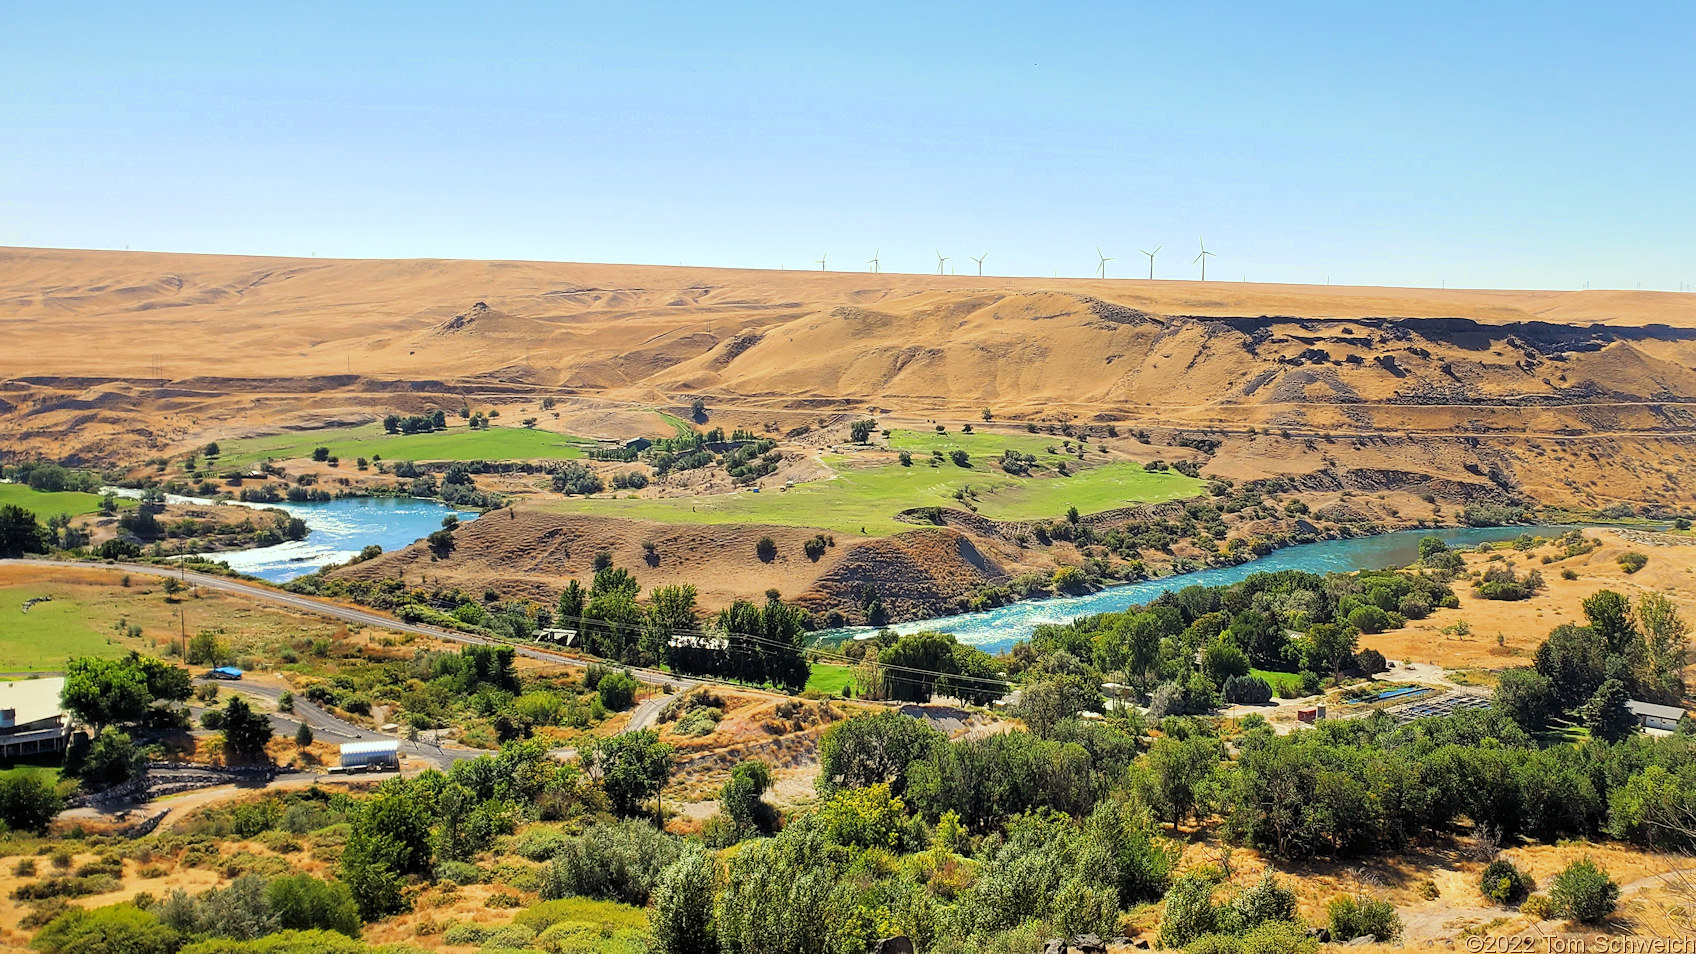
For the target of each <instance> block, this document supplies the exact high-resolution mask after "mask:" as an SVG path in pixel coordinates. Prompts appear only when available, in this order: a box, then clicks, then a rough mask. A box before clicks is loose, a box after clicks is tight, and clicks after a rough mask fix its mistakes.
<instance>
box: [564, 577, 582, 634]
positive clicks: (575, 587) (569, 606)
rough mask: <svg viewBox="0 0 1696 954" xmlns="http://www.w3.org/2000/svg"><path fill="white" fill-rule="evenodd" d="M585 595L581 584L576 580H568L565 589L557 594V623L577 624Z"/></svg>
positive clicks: (580, 618) (579, 620)
mask: <svg viewBox="0 0 1696 954" xmlns="http://www.w3.org/2000/svg"><path fill="white" fill-rule="evenodd" d="M586 599H587V595H586V594H585V593H584V592H583V584H581V583H579V582H577V581H576V580H568V581H566V584H565V589H564V590H563V591H561V592H560V594H559V623H560V625H561V626H572V627H576V626H578V625H579V624H580V623H581V621H582V617H583V604H584V601H585V600H586Z"/></svg>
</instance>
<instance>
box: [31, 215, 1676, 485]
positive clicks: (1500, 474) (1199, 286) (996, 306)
mask: <svg viewBox="0 0 1696 954" xmlns="http://www.w3.org/2000/svg"><path fill="white" fill-rule="evenodd" d="M0 333H3V334H4V335H5V340H6V342H7V347H6V348H5V349H4V350H3V351H0V422H3V424H4V427H3V428H0V451H4V452H9V453H13V454H17V453H37V454H48V455H52V456H56V457H66V456H75V457H82V458H90V459H100V458H106V459H112V458H116V457H119V456H123V455H130V454H135V453H137V452H155V451H157V450H167V449H175V450H180V449H183V448H186V447H188V446H191V445H192V442H194V441H198V440H203V439H207V438H216V437H228V436H239V435H243V434H258V433H266V432H274V431H276V430H279V429H287V428H309V427H316V426H323V425H325V424H328V423H334V422H365V421H371V420H374V419H375V418H377V417H380V416H381V415H382V414H384V413H386V412H388V411H401V412H414V411H417V410H423V409H428V408H432V407H450V408H457V407H459V406H460V404H461V402H463V401H467V400H474V401H486V402H494V403H498V402H500V401H502V400H509V401H514V402H518V401H523V400H525V399H530V400H534V399H535V398H536V397H537V396H540V395H546V396H553V397H556V399H561V400H563V401H565V402H566V405H565V406H566V407H567V408H569V409H570V410H571V411H572V413H573V414H576V415H585V416H587V418H586V419H594V418H595V416H597V415H599V416H602V417H604V416H605V415H607V414H610V413H615V412H618V411H620V410H621V409H623V410H627V409H632V408H643V407H661V408H668V407H669V408H677V407H679V406H681V405H683V404H685V403H687V401H688V399H689V398H690V397H692V396H695V395H703V396H705V397H706V399H707V401H708V403H709V406H711V407H713V408H714V409H715V411H718V412H721V413H715V423H716V422H719V421H721V420H722V421H723V422H725V423H728V424H736V423H749V424H756V425H761V426H767V427H772V428H778V429H788V428H789V427H792V426H795V425H797V424H800V423H814V422H816V421H817V420H818V419H819V418H821V417H826V418H828V417H830V416H831V415H838V414H847V413H853V414H862V413H878V414H880V415H884V416H891V417H894V416H903V415H904V416H907V417H910V418H914V419H932V418H935V419H945V420H968V419H974V418H976V417H977V416H978V415H979V412H980V411H981V410H982V409H983V408H991V409H993V410H994V412H995V413H996V414H997V415H998V416H999V417H1001V418H1003V419H1008V420H1044V421H1050V422H1056V421H1070V422H1074V423H1078V424H1085V423H1090V422H1097V423H1100V422H1116V423H1124V424H1129V425H1131V426H1140V427H1165V428H1173V429H1183V430H1188V431H1191V432H1194V431H1197V430H1205V429H1215V430H1218V431H1222V432H1224V433H1225V434H1226V435H1227V436H1229V435H1242V436H1246V435H1247V432H1248V430H1249V429H1250V428H1258V429H1263V430H1264V429H1268V428H1269V429H1271V432H1272V433H1273V434H1275V435H1277V438H1276V440H1279V441H1296V442H1297V443H1298V445H1299V444H1300V443H1301V442H1304V441H1309V440H1311V439H1314V438H1320V439H1323V438H1324V437H1325V436H1326V435H1330V436H1332V437H1334V438H1335V437H1342V438H1345V439H1348V438H1352V437H1354V436H1356V435H1360V436H1367V437H1375V438H1381V439H1388V440H1394V441H1412V442H1417V441H1420V440H1426V441H1434V442H1437V443H1436V444H1435V445H1433V446H1430V447H1427V446H1422V445H1420V444H1418V443H1410V444H1406V445H1396V446H1393V447H1391V448H1390V449H1389V456H1392V457H1394V458H1396V459H1397V460H1399V461H1401V462H1402V463H1403V465H1404V466H1406V465H1408V464H1410V463H1411V464H1416V465H1419V466H1421V467H1424V466H1426V465H1427V463H1429V468H1427V472H1431V470H1430V468H1436V469H1437V470H1439V471H1441V474H1440V476H1443V477H1452V478H1455V479H1460V478H1461V477H1462V474H1463V471H1464V472H1470V473H1473V474H1474V477H1475V478H1476V477H1478V476H1485V475H1488V476H1489V479H1490V480H1492V481H1493V482H1495V483H1496V484H1498V485H1499V486H1505V487H1512V488H1515V489H1520V490H1525V491H1527V492H1530V493H1532V494H1533V495H1536V496H1539V497H1540V498H1543V499H1548V500H1550V501H1551V502H1566V503H1581V504H1596V503H1607V502H1610V501H1612V500H1615V499H1631V500H1642V501H1652V500H1659V501H1661V502H1669V501H1676V500H1677V499H1678V493H1677V487H1676V486H1669V487H1667V488H1663V487H1662V485H1663V484H1667V485H1676V484H1677V481H1676V480H1673V479H1671V477H1677V476H1682V474H1683V467H1682V463H1680V464H1679V465H1678V466H1676V467H1675V466H1673V464H1672V462H1673V461H1674V460H1675V459H1676V457H1677V456H1678V454H1679V451H1678V450H1677V448H1679V447H1681V446H1682V445H1683V443H1684V442H1685V441H1686V440H1687V439H1688V438H1689V436H1690V435H1691V434H1692V432H1693V431H1696V428H1693V424H1692V422H1693V418H1692V416H1691V401H1692V400H1693V399H1696V371H1693V370H1692V367H1693V366H1696V296H1691V295H1678V294H1670V293H1649V292H1642V293H1639V292H1614V291H1595V292H1553V291H1549V292H1538V291H1485V290H1445V291H1437V290H1432V289H1407V288H1342V287H1338V288H1332V287H1314V286H1286V285H1255V284H1246V283H1230V282H1211V283H1198V282H1150V281H1140V280H1116V281H1101V280H1072V279H1066V280H1051V279H1031V278H1025V279H1000V278H981V279H980V278H967V277H961V276H924V275H891V274H880V275H869V274H857V273H841V272H830V273H820V272H785V271H776V272H774V271H755V270H730V269H693V268H670V267H649V266H620V265H586V264H567V263H543V262H480V261H438V260H407V261H329V260H318V259H271V258H253V257H237V256H200V255H177V254H157V253H127V252H97V251H63V250H39V249H3V250H0ZM1286 434H1287V436H1285V435H1286ZM1539 441H1542V442H1551V443H1553V444H1556V445H1559V448H1560V449H1559V450H1558V452H1549V451H1545V450H1544V449H1543V448H1541V447H1539V446H1534V445H1535V444H1536V442H1539ZM1583 441H1587V442H1590V443H1588V444H1582V446H1580V444H1581V443H1582V442H1583ZM1271 444H1272V442H1271V441H1268V442H1267V443H1266V444H1264V445H1263V446H1262V447H1260V448H1258V450H1259V451H1262V452H1265V453H1264V455H1263V456H1261V457H1256V458H1255V459H1256V460H1267V461H1273V462H1278V461H1280V460H1281V459H1282V458H1292V457H1302V456H1303V455H1302V454H1301V453H1300V448H1299V447H1297V448H1296V449H1295V450H1292V449H1291V448H1290V447H1283V448H1278V447H1273V446H1271ZM1237 449H1238V450H1240V449H1241V448H1237ZM1356 449H1360V448H1351V447H1350V445H1349V444H1347V443H1344V444H1342V445H1341V447H1340V449H1339V450H1336V451H1334V453H1333V454H1332V456H1333V457H1340V458H1349V457H1350V456H1351V455H1352V454H1353V453H1354V450H1356ZM1232 450H1233V448H1230V447H1227V448H1226V453H1225V455H1224V456H1225V457H1226V458H1227V459H1228V458H1230V457H1231V456H1233V455H1232V453H1231V451H1232ZM1586 451H1589V452H1594V453H1596V457H1597V462H1607V463H1614V462H1619V463H1622V464H1623V462H1626V461H1629V462H1631V463H1632V464H1633V465H1641V466H1642V467H1647V468H1651V469H1655V470H1656V473H1655V474H1653V475H1644V474H1637V473H1635V472H1634V473H1633V474H1631V475H1630V476H1628V477H1626V478H1624V479H1622V480H1617V481H1616V480H1610V481H1607V482H1605V484H1597V485H1595V486H1587V485H1586V482H1587V481H1589V480H1590V479H1591V478H1593V477H1594V471H1595V470H1596V469H1597V468H1596V467H1593V466H1591V463H1590V462H1587V461H1586V459H1585V458H1584V456H1583V454H1584V453H1585V452H1586ZM1373 453H1375V454H1377V455H1378V456H1384V454H1383V448H1382V446H1380V448H1379V450H1378V451H1374V452H1373ZM1551 453H1555V454H1556V456H1557V457H1558V456H1559V455H1563V454H1573V453H1576V454H1578V455H1579V456H1577V457H1573V458H1570V459H1566V460H1565V462H1564V463H1562V462H1558V461H1557V462H1554V463H1551V462H1550V461H1549V460H1547V458H1549V457H1550V455H1551ZM1306 456H1307V457H1308V458H1311V459H1307V460H1301V461H1295V462H1293V463H1290V464H1289V465H1288V467H1293V468H1295V469H1294V470H1290V469H1288V468H1285V464H1283V463H1275V465H1274V466H1271V467H1267V466H1262V465H1255V466H1251V467H1249V468H1248V471H1246V472H1244V473H1243V474H1242V476H1254V475H1256V474H1257V473H1259V472H1262V471H1270V472H1279V469H1280V468H1285V469H1284V470H1282V472H1293V473H1311V472H1315V471H1318V470H1320V469H1324V468H1329V469H1331V470H1337V469H1339V465H1341V466H1345V467H1346V465H1347V464H1348V463H1349V461H1348V460H1346V459H1345V460H1341V461H1338V460H1333V461H1331V463H1329V464H1325V463H1324V462H1323V461H1321V460H1320V459H1319V457H1320V456H1321V455H1317V454H1308V455H1306ZM1467 465H1471V467H1468V466H1467ZM1663 465H1664V466H1665V467H1668V468H1672V469H1671V470H1664V469H1663ZM1301 468H1307V469H1306V470H1305V471H1304V470H1302V469H1301ZM1575 468H1576V470H1575Z"/></svg>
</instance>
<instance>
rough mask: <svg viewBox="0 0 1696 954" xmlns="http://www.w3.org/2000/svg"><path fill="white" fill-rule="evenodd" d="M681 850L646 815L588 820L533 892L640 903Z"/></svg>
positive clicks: (546, 897) (549, 897)
mask: <svg viewBox="0 0 1696 954" xmlns="http://www.w3.org/2000/svg"><path fill="white" fill-rule="evenodd" d="M680 849H681V843H680V842H679V841H678V840H677V839H675V838H672V837H670V836H669V835H666V834H664V833H663V832H660V831H658V830H656V829H655V828H654V826H653V825H651V824H649V823H648V822H647V821H645V820H636V819H631V820H629V821H623V822H616V823H611V824H605V823H602V824H594V825H590V826H588V827H586V828H584V829H583V834H581V835H579V836H577V837H576V838H573V839H571V840H570V841H569V842H568V843H567V844H566V845H565V847H564V848H563V849H561V850H560V852H559V853H558V854H557V855H555V856H554V860H553V861H552V863H550V864H549V865H548V867H547V868H545V869H543V872H542V883H541V886H540V890H539V891H538V892H537V893H538V894H540V895H541V896H542V898H543V899H544V900H553V899H558V898H566V897H572V896H578V897H585V898H599V899H601V900H607V901H621V902H623V903H625V904H633V905H636V906H638V907H641V906H644V905H646V904H647V903H648V896H649V894H650V893H651V892H652V891H653V889H654V884H655V882H656V881H658V880H659V876H660V872H661V871H663V870H665V868H666V866H667V865H669V864H671V863H672V862H673V861H675V860H676V859H677V856H678V852H679V851H680Z"/></svg>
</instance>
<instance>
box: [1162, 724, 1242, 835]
mask: <svg viewBox="0 0 1696 954" xmlns="http://www.w3.org/2000/svg"><path fill="white" fill-rule="evenodd" d="M1224 755H1225V749H1224V746H1223V745H1222V744H1221V743H1220V742H1219V740H1218V739H1216V738H1214V737H1212V736H1208V735H1202V734H1201V733H1199V732H1198V733H1195V734H1194V735H1191V736H1190V737H1188V738H1185V739H1179V738H1175V737H1173V736H1170V735H1165V736H1161V737H1160V738H1159V739H1158V740H1156V741H1155V743H1154V746H1153V748H1151V749H1149V751H1148V768H1149V782H1150V795H1151V796H1152V797H1151V799H1150V800H1151V801H1152V802H1153V803H1154V805H1156V806H1157V807H1158V808H1159V809H1160V810H1161V814H1162V815H1164V816H1165V818H1166V820H1167V821H1169V822H1170V823H1171V824H1172V826H1173V827H1174V828H1176V827H1177V825H1178V823H1179V822H1181V821H1183V820H1184V818H1186V817H1187V816H1188V815H1190V813H1191V812H1194V811H1195V810H1196V808H1197V806H1198V805H1199V804H1200V802H1201V798H1202V794H1203V788H1204V787H1205V786H1206V783H1207V779H1208V778H1209V777H1210V776H1211V775H1212V774H1213V772H1214V770H1215V769H1216V768H1218V766H1219V760H1220V759H1221V758H1223V757H1224Z"/></svg>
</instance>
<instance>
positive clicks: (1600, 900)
mask: <svg viewBox="0 0 1696 954" xmlns="http://www.w3.org/2000/svg"><path fill="white" fill-rule="evenodd" d="M1549 900H1551V901H1553V902H1554V904H1555V910H1556V911H1558V912H1560V913H1561V914H1564V915H1566V916H1567V917H1569V918H1572V919H1573V920H1574V921H1579V922H1582V923H1584V924H1594V923H1596V922H1597V921H1600V920H1602V919H1603V918H1605V917H1607V916H1608V915H1610V914H1612V913H1613V912H1614V908H1616V907H1618V906H1619V885H1618V884H1617V883H1615V881H1614V879H1613V878H1610V877H1608V872H1607V870H1606V869H1604V868H1602V867H1601V866H1600V865H1598V864H1596V863H1595V862H1594V861H1591V860H1590V858H1589V856H1585V857H1584V858H1581V859H1579V860H1578V861H1574V862H1573V863H1572V864H1569V865H1567V866H1566V867H1565V868H1563V869H1561V873H1560V874H1558V875H1555V880H1554V882H1553V883H1552V884H1551V885H1550V887H1549Z"/></svg>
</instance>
